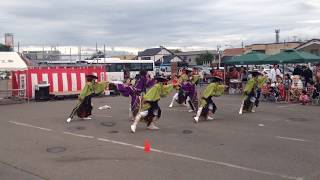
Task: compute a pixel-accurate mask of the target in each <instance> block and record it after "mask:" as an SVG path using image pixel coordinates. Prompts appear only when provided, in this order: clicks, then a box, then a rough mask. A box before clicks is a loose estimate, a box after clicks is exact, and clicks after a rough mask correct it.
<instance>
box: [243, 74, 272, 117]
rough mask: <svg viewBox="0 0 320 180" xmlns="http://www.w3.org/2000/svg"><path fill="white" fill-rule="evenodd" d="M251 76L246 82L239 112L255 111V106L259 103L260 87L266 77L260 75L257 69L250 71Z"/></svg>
mask: <svg viewBox="0 0 320 180" xmlns="http://www.w3.org/2000/svg"><path fill="white" fill-rule="evenodd" d="M251 74H252V78H251V79H250V80H249V81H248V82H247V84H246V86H245V88H244V91H243V94H244V97H243V100H242V103H241V107H240V110H239V114H242V113H243V111H245V112H255V108H257V107H258V105H259V98H260V93H261V92H260V91H261V90H260V89H261V87H262V86H263V84H264V83H265V82H266V80H267V77H265V76H262V74H260V73H259V72H258V71H252V72H251Z"/></svg>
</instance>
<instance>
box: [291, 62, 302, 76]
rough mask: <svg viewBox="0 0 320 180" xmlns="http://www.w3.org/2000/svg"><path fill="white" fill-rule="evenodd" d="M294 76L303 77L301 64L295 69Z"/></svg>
mask: <svg viewBox="0 0 320 180" xmlns="http://www.w3.org/2000/svg"><path fill="white" fill-rule="evenodd" d="M292 75H298V76H301V75H302V69H301V67H300V65H299V64H298V65H297V66H296V67H295V68H294V70H293V73H292Z"/></svg>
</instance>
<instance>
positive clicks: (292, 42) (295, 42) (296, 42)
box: [245, 41, 301, 47]
mask: <svg viewBox="0 0 320 180" xmlns="http://www.w3.org/2000/svg"><path fill="white" fill-rule="evenodd" d="M274 44H301V42H299V41H291V42H290V41H289V42H279V43H257V44H250V45H247V46H245V47H249V46H254V45H274Z"/></svg>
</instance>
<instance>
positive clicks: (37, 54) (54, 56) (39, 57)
mask: <svg viewBox="0 0 320 180" xmlns="http://www.w3.org/2000/svg"><path fill="white" fill-rule="evenodd" d="M22 54H24V55H25V56H26V57H27V58H28V59H30V60H33V61H58V60H61V52H60V51H58V50H52V51H23V52H22Z"/></svg>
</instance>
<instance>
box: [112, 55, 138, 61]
mask: <svg viewBox="0 0 320 180" xmlns="http://www.w3.org/2000/svg"><path fill="white" fill-rule="evenodd" d="M111 57H112V58H119V59H121V60H134V59H137V56H136V55H119V56H111Z"/></svg>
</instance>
